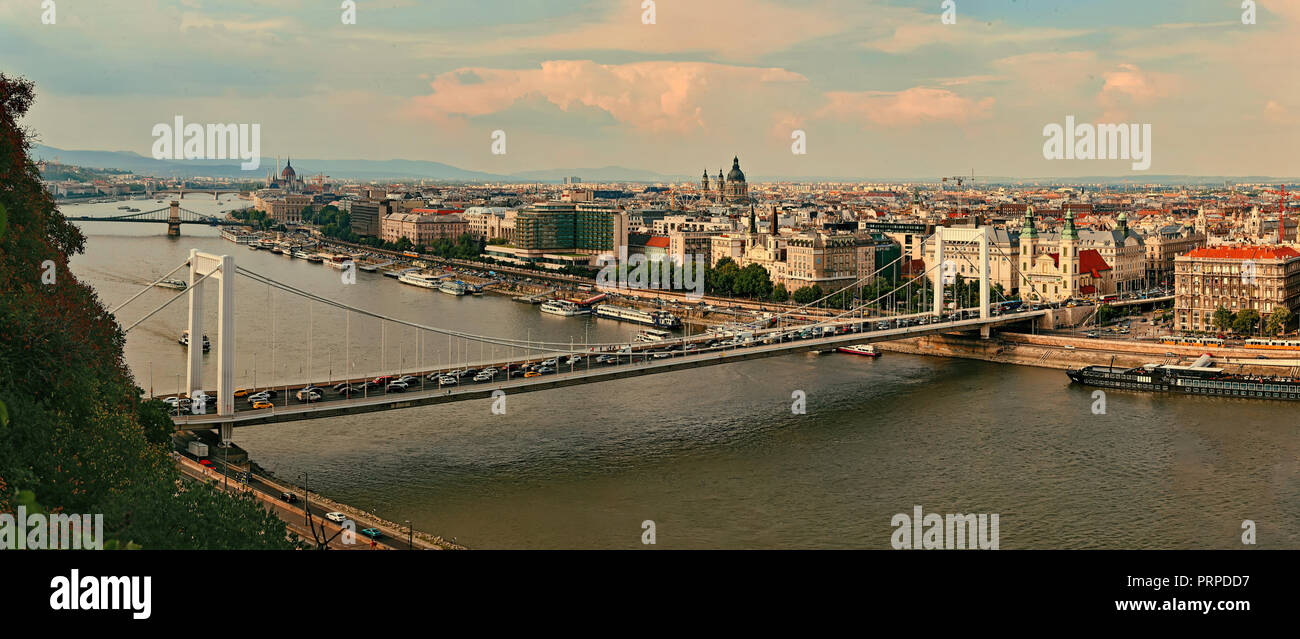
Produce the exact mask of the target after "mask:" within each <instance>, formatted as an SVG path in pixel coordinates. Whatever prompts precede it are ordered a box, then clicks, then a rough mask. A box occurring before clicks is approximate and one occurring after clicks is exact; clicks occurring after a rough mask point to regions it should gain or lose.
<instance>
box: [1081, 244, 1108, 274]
mask: <svg viewBox="0 0 1300 639" xmlns="http://www.w3.org/2000/svg"><path fill="white" fill-rule="evenodd" d="M1109 270H1110V265H1109V264H1107V263H1106V259H1105V258H1103V257H1102V256H1101V253H1098V252H1097V249H1084V250H1082V251H1079V272H1080V273H1092V276H1093V277H1101V275H1100V273H1101V271H1109Z"/></svg>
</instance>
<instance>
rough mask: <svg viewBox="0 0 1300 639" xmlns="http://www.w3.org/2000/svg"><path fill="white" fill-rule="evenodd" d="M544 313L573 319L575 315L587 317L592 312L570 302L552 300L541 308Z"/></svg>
mask: <svg viewBox="0 0 1300 639" xmlns="http://www.w3.org/2000/svg"><path fill="white" fill-rule="evenodd" d="M539 308H540V309H541V311H542V312H543V313H549V314H551V315H559V316H561V317H573V316H574V315H585V314H587V313H590V312H591V310H590V309H587V308H583V307H581V306H578V305H577V304H575V303H573V302H570V301H568V300H551V301H549V302H546V303H544V304H542V305H541V307H539Z"/></svg>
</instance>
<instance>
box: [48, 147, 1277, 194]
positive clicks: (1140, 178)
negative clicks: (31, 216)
mask: <svg viewBox="0 0 1300 639" xmlns="http://www.w3.org/2000/svg"><path fill="white" fill-rule="evenodd" d="M32 157H33V158H34V159H36V160H54V159H55V158H58V160H59V162H62V163H64V164H73V165H77V166H84V167H89V168H98V169H122V170H126V171H131V172H132V173H136V174H138V175H153V176H158V177H198V176H211V177H228V178H244V179H250V180H261V179H263V178H264V177H265V176H266V171H267V170H268V169H271V168H274V167H275V163H276V160H275V158H262V164H261V166H259V167H258V168H257V169H256V170H253V171H244V170H241V169H240V168H239V162H238V161H234V160H155V159H153V158H150V157H146V156H143V155H140V154H138V153H135V152H131V151H84V150H68V149H58V148H55V147H51V146H45V145H41V144H38V145H35V147H34V148H33V149H32ZM295 162H296V163H297V166H296V167H295V168H299V169H300V170H301V171H303V173H302V174H301V175H303V177H308V176H311V175H316V174H321V173H323V174H325V175H328V176H331V177H336V178H355V179H368V180H380V179H403V180H406V179H424V180H439V181H451V182H560V181H562V180H563V179H564V178H566V177H577V178H580V179H581V180H582V181H583V182H652V183H653V182H682V181H688V182H690V181H693V180H694V178H693V177H691V176H688V175H670V174H664V173H657V172H654V171H648V170H645V169H631V168H627V167H621V166H603V167H596V168H581V169H538V170H533V171H519V172H516V173H510V174H498V173H487V172H483V171H471V170H468V169H462V168H459V167H456V166H452V165H450V164H444V163H442V162H433V161H430V160H400V159H393V160H314V159H311V158H299V159H297V160H296V161H295ZM757 181H758V182H892V183H900V182H913V183H936V182H938V181H939V180H938V178H932V177H919V178H918V177H913V178H880V177H871V176H859V177H852V178H850V177H831V176H807V175H805V176H782V175H772V176H762V177H761V178H760V179H759V180H757ZM1224 181H1230V182H1233V183H1242V182H1248V183H1269V184H1280V183H1288V184H1291V183H1295V182H1296V181H1297V180H1296V178H1295V177H1289V178H1282V177H1276V176H1260V175H1248V176H1196V175H1140V174H1133V175H1128V176H1082V177H1010V176H989V177H982V178H980V179H978V180H977V181H976V182H975V185H976V186H979V185H985V184H1025V185H1029V184H1041V185H1062V186H1063V185H1076V184H1108V185H1118V184H1122V183H1125V182H1127V183H1128V184H1130V185H1132V187H1133V188H1134V189H1140V188H1141V185H1142V184H1169V185H1188V184H1215V183H1219V184H1222V183H1223V182H1224Z"/></svg>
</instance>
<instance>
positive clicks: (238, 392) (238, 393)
mask: <svg viewBox="0 0 1300 639" xmlns="http://www.w3.org/2000/svg"><path fill="white" fill-rule="evenodd" d="M249 392H250V391H249V390H248V389H247V388H237V389H235V392H234V393H231V394H232V395H234V396H235V397H248V394H249Z"/></svg>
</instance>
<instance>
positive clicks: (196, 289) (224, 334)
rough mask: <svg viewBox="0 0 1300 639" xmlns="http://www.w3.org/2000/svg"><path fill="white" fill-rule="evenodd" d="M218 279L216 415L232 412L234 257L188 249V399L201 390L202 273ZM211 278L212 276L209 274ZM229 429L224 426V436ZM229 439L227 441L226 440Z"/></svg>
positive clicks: (233, 390)
mask: <svg viewBox="0 0 1300 639" xmlns="http://www.w3.org/2000/svg"><path fill="white" fill-rule="evenodd" d="M209 273H211V274H212V278H215V279H216V280H217V286H218V287H219V288H218V295H217V415H218V416H222V417H227V416H234V414H235V397H234V392H235V258H234V257H232V256H230V255H212V254H209V253H201V252H199V250H198V249H190V282H189V302H190V307H189V331H190V345H189V353H188V357H187V361H188V363H187V365H186V375H185V379H186V384H185V387H186V388H187V389H189V396H190V398H191V399H193V398H194V397H196V396H197V395H198V393H200V392H201V391H202V390H203V286H204V284H206V283H207V280H204V281H201V282H200V281H199V280H200V279H201V278H203V276H205V275H208V274H209ZM210 279H211V278H210ZM228 433H229V429H228V428H223V429H222V435H223V437H224V436H226V435H228ZM226 443H228V442H226Z"/></svg>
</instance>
